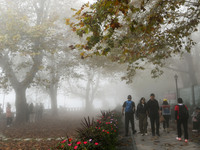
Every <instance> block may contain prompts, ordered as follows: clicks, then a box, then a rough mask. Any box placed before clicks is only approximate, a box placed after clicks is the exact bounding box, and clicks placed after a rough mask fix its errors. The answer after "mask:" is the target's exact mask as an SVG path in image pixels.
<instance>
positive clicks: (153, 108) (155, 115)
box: [147, 93, 160, 136]
mask: <svg viewBox="0 0 200 150" xmlns="http://www.w3.org/2000/svg"><path fill="white" fill-rule="evenodd" d="M159 110H160V109H159V104H158V101H157V100H156V99H155V94H154V93H152V94H151V95H150V100H149V101H148V102H147V111H148V116H149V118H150V122H151V132H152V136H155V124H156V135H157V136H160V133H159V126H160V123H159Z"/></svg>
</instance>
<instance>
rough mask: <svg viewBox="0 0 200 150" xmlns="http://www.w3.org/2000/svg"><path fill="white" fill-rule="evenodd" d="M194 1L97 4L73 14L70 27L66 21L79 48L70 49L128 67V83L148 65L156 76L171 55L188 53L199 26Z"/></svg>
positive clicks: (141, 0) (104, 1)
mask: <svg viewBox="0 0 200 150" xmlns="http://www.w3.org/2000/svg"><path fill="white" fill-rule="evenodd" d="M199 7H200V1H199V0H193V1H186V0H176V1H166V0H132V1H131V0H98V1H97V2H96V3H94V4H92V5H89V3H87V4H84V5H83V6H82V7H81V9H80V10H76V13H75V15H74V17H75V18H76V19H77V21H76V22H73V21H72V22H70V19H67V20H66V24H67V25H69V26H70V27H71V28H72V30H73V31H75V32H76V34H77V35H79V36H80V37H83V39H84V40H85V43H80V44H76V45H72V46H71V47H72V48H78V49H80V50H82V51H83V52H82V53H81V55H82V56H83V57H86V56H90V55H106V56H108V57H109V58H110V59H111V60H113V61H117V62H119V63H128V70H129V72H128V73H127V76H126V77H124V79H126V80H128V81H130V82H131V77H132V76H134V75H135V71H136V70H137V69H142V70H143V69H144V66H145V65H146V64H148V63H152V64H153V66H154V68H153V69H152V71H151V73H152V75H153V77H157V76H159V75H161V74H162V73H163V71H162V70H160V68H161V67H163V65H164V64H165V60H166V59H168V58H170V57H172V56H173V55H174V54H180V53H184V52H190V48H191V46H193V45H194V44H195V42H194V41H193V40H192V39H191V38H190V35H191V33H193V32H194V31H196V30H197V25H198V24H199V14H200V9H199Z"/></svg>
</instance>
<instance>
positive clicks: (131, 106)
mask: <svg viewBox="0 0 200 150" xmlns="http://www.w3.org/2000/svg"><path fill="white" fill-rule="evenodd" d="M127 99H128V100H127V101H125V102H124V104H123V106H122V115H124V111H125V136H128V128H129V121H130V122H131V127H132V132H133V134H135V133H136V130H135V124H134V113H135V103H134V102H133V101H132V97H131V95H128V98H127Z"/></svg>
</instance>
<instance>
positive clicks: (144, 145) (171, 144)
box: [134, 131, 200, 150]
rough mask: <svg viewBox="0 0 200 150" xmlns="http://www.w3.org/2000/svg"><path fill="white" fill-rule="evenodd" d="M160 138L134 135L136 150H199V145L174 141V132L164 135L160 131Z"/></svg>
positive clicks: (164, 133)
mask: <svg viewBox="0 0 200 150" xmlns="http://www.w3.org/2000/svg"><path fill="white" fill-rule="evenodd" d="M160 133H161V135H160V137H157V136H155V137H152V136H151V135H147V136H142V135H140V134H136V135H134V140H135V143H136V147H137V150H200V144H199V145H198V144H197V143H194V142H191V141H189V142H188V143H185V142H184V140H182V141H177V140H176V136H177V135H176V131H170V133H166V132H163V131H161V132H160Z"/></svg>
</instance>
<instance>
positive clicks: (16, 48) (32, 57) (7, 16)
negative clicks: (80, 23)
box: [0, 0, 200, 122]
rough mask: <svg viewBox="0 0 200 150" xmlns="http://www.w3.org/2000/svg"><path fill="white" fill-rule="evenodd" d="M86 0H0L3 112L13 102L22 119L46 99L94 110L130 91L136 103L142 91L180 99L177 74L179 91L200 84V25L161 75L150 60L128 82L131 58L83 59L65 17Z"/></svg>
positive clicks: (51, 106) (48, 106)
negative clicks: (28, 107)
mask: <svg viewBox="0 0 200 150" xmlns="http://www.w3.org/2000/svg"><path fill="white" fill-rule="evenodd" d="M87 1H88V0H58V1H50V0H46V1H45V0H44V1H41V0H30V1H26V2H25V1H23V0H15V1H5V0H0V22H1V24H0V30H1V31H0V42H1V43H0V46H1V47H0V103H1V104H2V107H3V110H4V113H5V110H6V104H7V103H10V104H11V106H12V112H14V113H15V116H16V117H17V118H16V120H18V121H22V122H23V121H24V117H25V111H24V110H23V109H24V108H25V105H26V103H28V104H31V103H33V104H34V105H36V104H37V103H38V104H40V103H42V104H43V105H44V109H45V110H48V111H50V112H51V113H52V114H53V115H59V113H60V111H61V110H65V111H77V112H78V111H80V113H82V112H85V114H92V113H93V112H99V111H100V110H112V109H114V108H115V107H117V106H122V104H123V102H124V101H125V100H126V99H127V96H128V95H132V97H133V101H134V102H135V103H136V104H137V103H138V101H139V100H140V98H141V97H145V98H146V100H148V99H149V95H150V94H151V93H155V95H156V99H157V100H159V101H160V102H162V99H163V98H167V99H169V101H170V103H173V104H175V103H176V83H175V78H174V76H175V75H178V79H177V84H178V89H179V94H180V93H181V92H180V90H181V89H184V88H192V87H193V86H198V85H199V84H200V62H199V59H200V32H199V31H196V32H194V33H193V34H192V36H191V38H192V39H193V40H194V41H195V42H196V43H197V44H196V45H195V46H193V47H192V50H191V53H184V54H182V55H174V56H173V57H172V58H169V59H167V60H165V66H163V68H162V71H163V74H162V75H160V76H158V77H157V78H152V76H153V74H152V73H151V71H152V69H153V66H152V65H151V64H146V65H145V68H146V69H145V70H142V71H137V73H136V75H135V76H133V77H131V79H132V81H133V82H132V83H129V84H127V83H126V82H127V81H126V80H122V79H121V78H122V77H123V76H126V75H127V70H126V69H127V64H119V63H117V62H111V61H110V60H108V58H107V57H104V56H93V57H91V58H85V59H82V58H81V56H80V52H79V51H78V50H71V48H70V45H72V44H75V43H78V42H80V41H81V39H80V38H79V37H78V36H76V35H75V34H74V32H73V31H71V29H70V28H69V27H68V26H66V24H65V22H66V18H70V17H71V16H72V15H73V14H74V12H73V11H72V9H71V8H74V9H78V8H80V7H81V6H82V4H84V3H86V2H87ZM93 2H95V0H91V1H90V3H93ZM199 29H200V26H199ZM198 90H199V89H198ZM198 90H197V91H196V92H197V93H198V92H199V91H198ZM170 95H172V96H170ZM179 96H181V95H179ZM186 100H187V101H188V103H191V104H199V103H200V97H197V96H196V97H195V100H194V101H195V103H194V102H193V101H191V100H189V99H185V101H186Z"/></svg>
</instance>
